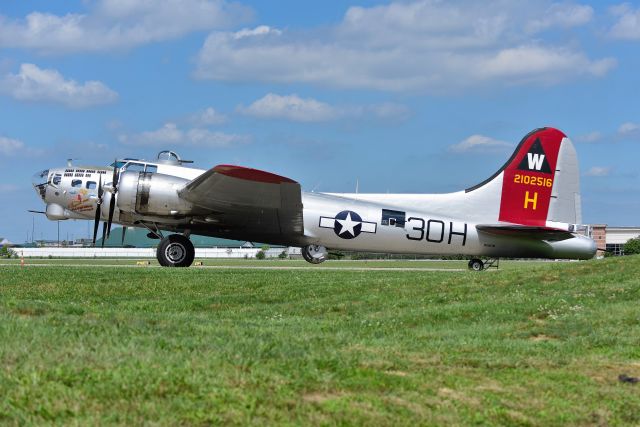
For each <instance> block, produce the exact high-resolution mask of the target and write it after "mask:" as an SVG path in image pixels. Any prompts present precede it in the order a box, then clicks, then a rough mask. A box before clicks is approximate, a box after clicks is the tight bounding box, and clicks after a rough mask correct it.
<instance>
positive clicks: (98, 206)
mask: <svg viewBox="0 0 640 427" xmlns="http://www.w3.org/2000/svg"><path fill="white" fill-rule="evenodd" d="M103 194H104V189H103V188H102V175H100V181H99V183H98V200H97V201H96V217H95V222H94V223H93V246H95V245H96V237H97V236H98V225H100V214H101V206H102V195H103ZM102 244H103V245H104V241H103V242H102Z"/></svg>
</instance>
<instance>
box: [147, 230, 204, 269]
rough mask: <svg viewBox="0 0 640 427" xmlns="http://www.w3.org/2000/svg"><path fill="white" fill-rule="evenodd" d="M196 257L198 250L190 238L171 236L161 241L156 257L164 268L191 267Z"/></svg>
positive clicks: (178, 235) (177, 235) (180, 235)
mask: <svg viewBox="0 0 640 427" xmlns="http://www.w3.org/2000/svg"><path fill="white" fill-rule="evenodd" d="M195 256H196V250H195V249H194V247H193V243H191V240H189V238H188V237H185V236H183V235H182V234H170V235H168V236H167V237H164V238H163V239H162V240H160V244H159V245H158V249H157V252H156V257H157V258H158V262H159V263H160V265H161V266H163V267H189V266H190V265H191V264H192V263H193V259H194V258H195Z"/></svg>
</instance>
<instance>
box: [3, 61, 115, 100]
mask: <svg viewBox="0 0 640 427" xmlns="http://www.w3.org/2000/svg"><path fill="white" fill-rule="evenodd" d="M0 94H5V95H9V96H11V97H13V98H14V99H17V100H19V101H34V102H35V101H46V102H55V103H60V104H63V105H66V106H67V107H71V108H85V107H90V106H94V105H101V104H108V103H111V102H114V101H115V100H116V99H118V94H117V93H116V92H114V91H113V90H111V89H109V88H108V87H107V86H106V85H105V84H104V83H101V82H98V81H87V82H84V83H78V82H76V81H74V80H65V78H64V77H63V76H62V74H60V73H59V72H58V71H56V70H52V69H41V68H38V66H36V65H34V64H22V65H21V66H20V72H19V73H18V74H11V73H9V74H6V75H5V76H3V77H0Z"/></svg>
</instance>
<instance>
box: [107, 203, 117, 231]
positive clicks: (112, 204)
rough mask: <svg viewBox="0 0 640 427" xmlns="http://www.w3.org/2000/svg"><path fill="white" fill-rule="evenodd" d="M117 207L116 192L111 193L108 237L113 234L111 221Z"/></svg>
mask: <svg viewBox="0 0 640 427" xmlns="http://www.w3.org/2000/svg"><path fill="white" fill-rule="evenodd" d="M115 209H116V193H115V191H114V192H113V193H112V194H111V201H110V202H109V219H108V220H107V238H109V236H111V223H112V222H113V212H114V211H115Z"/></svg>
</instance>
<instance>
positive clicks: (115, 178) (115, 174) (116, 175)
mask: <svg viewBox="0 0 640 427" xmlns="http://www.w3.org/2000/svg"><path fill="white" fill-rule="evenodd" d="M119 178H120V168H119V167H118V159H116V161H115V162H114V165H113V181H112V182H113V188H114V190H115V188H116V186H117V185H118V179H119Z"/></svg>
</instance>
